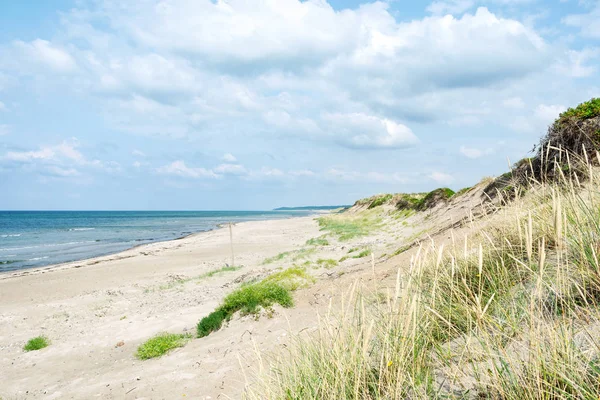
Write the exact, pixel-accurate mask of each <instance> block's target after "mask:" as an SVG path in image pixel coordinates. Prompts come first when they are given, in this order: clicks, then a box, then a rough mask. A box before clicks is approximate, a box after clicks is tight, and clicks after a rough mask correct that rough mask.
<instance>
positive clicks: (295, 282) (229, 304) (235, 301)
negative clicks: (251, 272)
mask: <svg viewBox="0 0 600 400" xmlns="http://www.w3.org/2000/svg"><path fill="white" fill-rule="evenodd" d="M313 280H314V278H312V277H311V276H310V275H308V273H307V272H306V269H304V268H302V267H292V268H288V269H286V270H284V271H281V272H277V273H274V274H272V275H269V276H268V277H266V278H265V279H263V280H262V281H259V282H253V283H248V284H244V285H242V286H241V287H239V288H238V289H236V290H234V291H233V292H231V293H230V294H228V295H227V296H226V297H225V299H224V300H223V303H222V304H221V305H220V306H219V307H218V308H217V309H216V310H215V311H213V312H212V313H210V314H209V315H208V316H206V317H204V318H202V319H201V320H200V322H198V326H197V334H198V337H204V336H208V335H209V334H210V333H211V332H214V331H217V330H219V329H221V326H222V325H223V323H224V322H225V321H228V320H229V319H231V317H232V316H233V315H234V314H235V313H236V312H238V311H239V312H240V313H241V314H242V315H246V314H256V313H258V311H259V310H260V309H261V308H267V307H270V306H272V305H273V304H279V305H281V306H283V307H291V306H292V305H293V304H294V301H293V298H292V294H291V292H292V291H294V290H297V289H298V288H300V287H303V286H306V285H308V284H309V283H311V282H313Z"/></svg>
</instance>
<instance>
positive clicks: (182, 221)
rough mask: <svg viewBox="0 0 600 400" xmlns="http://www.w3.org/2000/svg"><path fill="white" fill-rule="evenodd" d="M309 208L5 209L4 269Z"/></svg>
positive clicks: (0, 220) (0, 224) (0, 263)
mask: <svg viewBox="0 0 600 400" xmlns="http://www.w3.org/2000/svg"><path fill="white" fill-rule="evenodd" d="M309 214H310V212H309V211H0V272H5V271H14V270H19V269H25V268H33V267H40V266H44V265H50V264H59V263H64V262H69V261H77V260H82V259H86V258H90V257H97V256H102V255H107V254H112V253H116V252H119V251H123V250H126V249H129V248H132V247H134V246H137V245H140V244H144V243H151V242H158V241H164V240H171V239H176V238H180V237H183V236H186V235H189V234H192V233H196V232H202V231H207V230H211V229H214V228H216V227H217V225H219V224H223V223H227V222H243V221H253V220H266V219H280V218H289V217H294V216H303V215H309Z"/></svg>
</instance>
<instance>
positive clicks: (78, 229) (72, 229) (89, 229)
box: [69, 228, 96, 232]
mask: <svg viewBox="0 0 600 400" xmlns="http://www.w3.org/2000/svg"><path fill="white" fill-rule="evenodd" d="M94 229H96V228H70V229H69V232H72V231H93V230H94Z"/></svg>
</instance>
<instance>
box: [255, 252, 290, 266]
mask: <svg viewBox="0 0 600 400" xmlns="http://www.w3.org/2000/svg"><path fill="white" fill-rule="evenodd" d="M290 254H292V252H291V251H284V252H283V253H279V254H277V255H276V256H273V257H268V258H265V259H264V261H263V262H262V263H263V264H264V265H266V264H272V263H274V262H276V261H281V260H283V259H284V258H286V257H288V256H289V255H290Z"/></svg>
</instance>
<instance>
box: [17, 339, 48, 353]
mask: <svg viewBox="0 0 600 400" xmlns="http://www.w3.org/2000/svg"><path fill="white" fill-rule="evenodd" d="M49 345H50V341H49V340H48V338H47V337H45V336H38V337H34V338H32V339H29V340H28V341H27V343H25V346H23V350H25V351H34V350H40V349H43V348H44V347H48V346H49Z"/></svg>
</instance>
